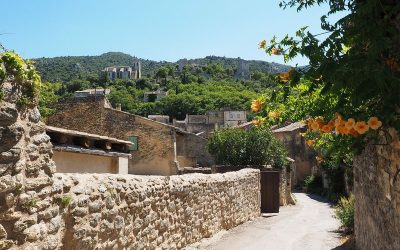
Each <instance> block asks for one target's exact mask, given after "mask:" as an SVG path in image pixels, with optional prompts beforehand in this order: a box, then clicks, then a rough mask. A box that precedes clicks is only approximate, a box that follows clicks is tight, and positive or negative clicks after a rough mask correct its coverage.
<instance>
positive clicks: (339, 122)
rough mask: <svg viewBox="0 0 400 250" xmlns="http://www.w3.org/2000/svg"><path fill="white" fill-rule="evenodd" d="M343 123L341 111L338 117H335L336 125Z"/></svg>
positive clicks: (337, 114)
mask: <svg viewBox="0 0 400 250" xmlns="http://www.w3.org/2000/svg"><path fill="white" fill-rule="evenodd" d="M342 123H343V118H342V116H341V115H340V114H339V113H336V119H335V127H338V126H339V125H341V124H342Z"/></svg>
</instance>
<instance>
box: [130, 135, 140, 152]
mask: <svg viewBox="0 0 400 250" xmlns="http://www.w3.org/2000/svg"><path fill="white" fill-rule="evenodd" d="M128 141H130V142H132V145H131V146H130V148H129V150H130V151H138V150H139V142H138V141H139V140H138V137H137V136H129V137H128Z"/></svg>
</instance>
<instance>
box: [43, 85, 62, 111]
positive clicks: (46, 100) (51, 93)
mask: <svg viewBox="0 0 400 250" xmlns="http://www.w3.org/2000/svg"><path fill="white" fill-rule="evenodd" d="M61 86H62V85H61V83H49V82H44V83H42V86H41V89H40V94H39V111H40V114H41V116H42V119H45V118H46V117H48V116H49V115H51V114H53V113H54V112H55V110H54V109H53V108H51V106H52V105H53V104H55V103H57V101H58V99H59V96H58V95H57V92H58V91H59V90H60V89H61Z"/></svg>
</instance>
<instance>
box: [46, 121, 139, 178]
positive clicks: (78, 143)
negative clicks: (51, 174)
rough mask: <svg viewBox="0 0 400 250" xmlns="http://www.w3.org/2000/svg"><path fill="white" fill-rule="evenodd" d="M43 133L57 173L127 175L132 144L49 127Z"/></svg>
mask: <svg viewBox="0 0 400 250" xmlns="http://www.w3.org/2000/svg"><path fill="white" fill-rule="evenodd" d="M46 133H47V134H48V135H49V136H50V142H51V143H52V144H53V161H54V162H55V164H56V168H57V173H111V174H128V160H129V159H130V158H131V154H129V148H130V147H131V146H132V143H131V142H129V141H123V140H118V139H115V138H110V137H107V136H100V135H94V134H89V133H84V132H79V131H74V130H67V129H63V128H56V127H51V126H46Z"/></svg>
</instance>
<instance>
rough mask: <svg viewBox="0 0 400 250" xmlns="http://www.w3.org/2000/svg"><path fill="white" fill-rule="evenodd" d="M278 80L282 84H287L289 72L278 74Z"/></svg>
mask: <svg viewBox="0 0 400 250" xmlns="http://www.w3.org/2000/svg"><path fill="white" fill-rule="evenodd" d="M279 79H280V80H281V81H282V82H288V81H289V79H290V73H289V72H282V73H279Z"/></svg>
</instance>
